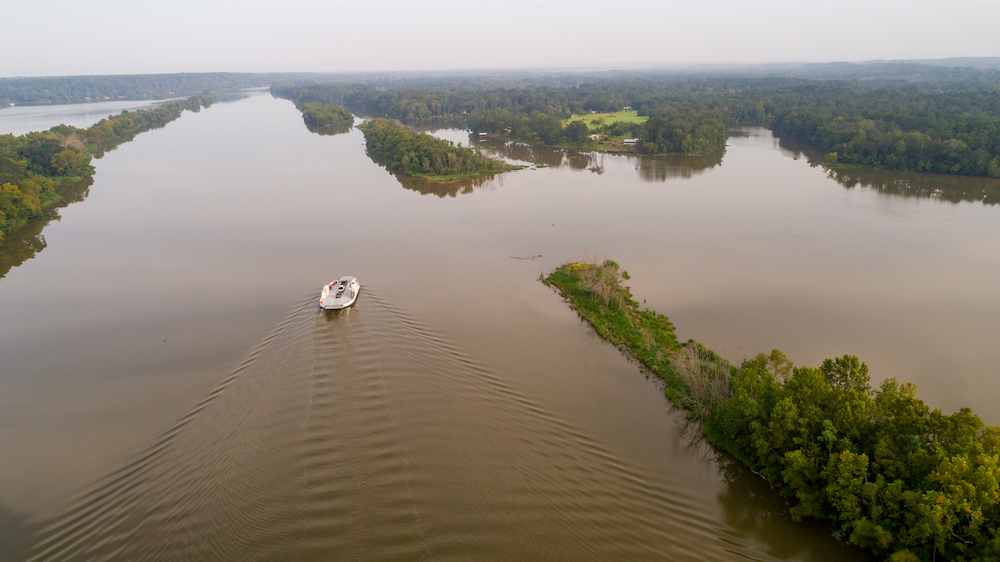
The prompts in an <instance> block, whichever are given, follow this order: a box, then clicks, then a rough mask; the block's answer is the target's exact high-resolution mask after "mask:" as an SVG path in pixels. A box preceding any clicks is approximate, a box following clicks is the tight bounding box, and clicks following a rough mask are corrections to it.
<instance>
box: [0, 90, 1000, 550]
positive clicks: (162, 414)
mask: <svg viewBox="0 0 1000 562" xmlns="http://www.w3.org/2000/svg"><path fill="white" fill-rule="evenodd" d="M3 120H4V113H3V112H0V130H3V129H2V126H3V122H4V121H3ZM34 123H35V124H36V125H37V126H35V127H34V128H36V129H43V128H47V127H50V126H52V125H54V124H56V123H52V122H49V121H46V118H45V117H44V116H41V115H40V116H38V117H37V119H36V121H35V122H34ZM439 134H441V135H442V136H446V137H449V138H455V139H456V140H460V141H462V142H465V143H468V142H470V141H469V139H468V136H467V134H466V133H464V132H461V131H456V130H451V131H442V132H439ZM473 142H478V141H473ZM486 144H488V145H490V144H491V143H486ZM491 146H492V147H491V148H489V147H488V148H487V150H490V151H493V152H494V153H496V154H503V155H505V156H506V157H508V158H510V159H512V160H517V161H520V162H527V163H529V164H532V167H531V168H530V169H525V170H522V171H518V172H513V173H509V174H505V175H503V176H501V177H499V178H496V179H495V180H493V181H487V182H470V183H469V184H466V185H460V186H455V187H448V188H442V187H441V186H433V185H431V186H428V185H426V184H420V183H414V182H405V184H404V183H401V182H400V181H398V180H397V179H396V178H395V177H393V176H392V175H391V174H389V173H387V172H386V171H385V170H384V169H382V168H380V167H378V166H377V165H375V164H374V163H372V161H371V160H370V159H369V158H368V157H367V156H366V155H365V152H364V141H363V137H362V136H361V134H360V133H359V132H358V131H357V130H352V131H350V132H347V133H344V134H327V135H318V134H313V133H310V132H309V131H308V130H307V129H306V128H305V126H304V125H303V123H302V120H301V117H300V114H299V113H298V112H297V111H296V110H295V108H294V107H293V106H292V104H291V103H290V102H287V101H283V100H276V99H272V98H271V97H269V96H267V95H253V96H251V97H249V98H245V99H240V100H237V101H233V102H230V103H219V104H216V105H214V106H213V107H211V108H209V109H207V110H203V111H202V112H200V113H197V114H192V113H185V114H184V116H183V117H182V118H181V119H179V120H177V121H175V122H173V123H171V124H169V125H167V126H166V127H165V128H163V129H160V130H156V131H151V132H148V133H144V134H142V135H140V136H138V137H137V138H136V139H135V140H134V141H132V142H130V143H128V144H126V145H123V146H122V147H120V148H119V149H117V150H115V151H114V152H111V153H109V154H108V155H107V156H105V157H104V158H103V159H101V160H99V161H97V162H96V163H95V164H96V167H97V175H96V176H95V177H94V182H93V184H92V185H90V186H89V187H86V188H80V189H81V191H79V192H75V194H74V197H75V198H77V199H84V200H83V201H81V202H77V203H73V204H70V205H68V206H66V207H64V208H61V209H58V210H57V211H55V212H53V213H52V214H50V216H49V217H48V220H49V222H48V223H47V225H46V226H45V227H44V229H39V228H35V230H30V229H28V230H26V231H24V232H22V233H21V234H20V235H19V236H20V238H18V241H19V242H18V245H17V251H16V252H11V251H7V250H5V252H6V253H4V254H3V258H2V259H5V260H8V261H9V262H11V264H12V265H10V269H9V271H8V272H7V273H6V275H5V276H4V277H3V278H2V279H0V357H2V358H3V359H2V362H0V454H2V457H0V458H2V462H0V557H2V558H5V559H13V560H21V559H32V560H47V559H57V560H61V559H79V560H103V559H120V560H134V559H165V560H174V559H176V560H182V559H183V560H192V559H198V560H251V559H259V560H276V559H281V560H293V559H295V560H330V559H338V560H339V559H355V560H417V559H432V560H447V559H453V560H470V559H483V560H509V559H551V560H594V559H618V560H621V559H628V560H638V559H670V560H745V559H751V560H808V561H827V560H830V561H832V560H861V559H863V557H862V556H861V555H860V554H859V553H858V551H856V550H854V549H851V548H848V547H845V546H843V545H841V544H839V543H837V542H836V541H835V540H834V539H833V538H831V537H830V536H829V530H828V529H826V528H824V527H821V526H810V525H802V524H796V523H793V522H791V521H790V520H789V519H788V518H787V516H785V515H784V509H785V504H784V503H783V501H782V500H781V499H780V498H778V497H775V496H774V494H773V493H772V492H771V491H770V490H769V488H768V487H767V486H766V485H764V484H763V483H762V482H761V481H760V480H759V479H758V478H757V477H755V476H753V475H752V474H750V473H749V472H748V471H746V470H744V469H742V468H741V467H739V466H738V465H735V464H734V463H732V462H730V461H729V460H727V459H726V458H724V457H718V456H717V455H715V454H714V453H713V452H712V451H711V450H710V449H708V448H706V447H705V446H704V445H703V444H701V442H700V441H699V440H698V438H697V437H698V431H697V428H692V427H690V426H689V425H688V424H686V423H685V420H684V417H683V415H682V414H681V413H679V412H677V411H675V410H673V409H672V408H671V407H670V405H669V404H668V403H667V401H666V399H665V398H664V397H663V395H662V393H661V392H660V390H659V389H658V388H657V386H656V385H655V384H654V383H653V382H651V381H648V380H647V379H646V378H645V377H644V376H643V374H642V373H641V372H640V371H639V369H638V368H637V367H636V366H635V365H633V364H630V363H629V362H628V361H626V360H625V359H624V358H623V357H622V356H621V355H620V354H619V353H618V351H617V350H616V349H615V348H613V347H611V346H610V345H607V344H605V343H604V342H602V341H600V340H599V339H598V338H597V337H596V336H595V335H594V334H593V333H592V331H591V330H590V329H589V328H588V327H587V326H586V325H584V324H582V323H581V322H580V320H579V319H578V318H577V317H576V315H575V313H573V312H572V311H571V310H569V309H568V307H567V306H566V305H565V304H564V303H563V302H561V300H560V298H559V297H558V295H556V294H555V293H553V292H552V291H551V290H549V289H548V288H546V287H544V286H543V285H542V284H541V283H539V282H538V277H539V275H540V274H542V273H547V272H549V271H551V270H552V269H554V268H555V267H556V266H558V265H559V264H561V263H564V262H566V261H570V260H576V259H578V258H580V256H581V254H583V253H585V252H587V253H590V254H593V255H598V256H604V255H607V256H612V257H614V259H616V260H617V261H618V262H619V263H621V264H622V266H623V267H624V268H625V269H627V270H628V271H629V273H630V274H631V276H632V281H631V286H632V291H633V293H634V294H635V296H636V298H637V299H639V300H640V302H642V301H643V299H644V300H645V303H646V304H647V306H649V307H651V308H654V309H656V310H658V311H661V312H664V313H666V314H667V315H669V316H670V318H671V319H672V320H673V321H674V323H675V324H676V325H677V328H678V334H679V336H680V337H682V338H685V339H686V338H695V339H697V340H699V341H702V342H704V343H705V344H707V345H710V346H712V347H714V348H716V349H718V350H720V351H722V352H723V353H724V354H726V355H727V356H729V357H730V358H732V359H739V358H740V357H741V356H743V355H752V354H756V352H757V351H761V350H764V351H769V350H770V349H772V348H779V349H781V350H783V351H784V352H785V353H786V354H787V355H788V356H789V358H790V359H792V360H793V361H794V362H796V364H810V365H815V364H818V363H819V362H820V361H821V360H822V359H823V358H825V357H830V356H835V355H842V354H845V353H850V354H855V355H858V356H859V357H861V358H862V359H863V360H864V361H866V362H867V363H868V364H869V366H870V367H871V371H872V374H873V378H874V379H876V380H880V379H882V378H885V377H890V376H894V377H897V378H899V379H901V380H906V381H913V382H915V383H916V384H917V386H918V392H919V395H920V396H921V397H922V398H923V399H925V400H927V401H928V402H929V403H930V404H931V405H932V406H935V407H940V408H943V409H945V410H948V411H951V410H954V409H956V408H959V407H962V406H971V407H972V408H973V409H974V410H975V411H976V412H977V413H979V414H980V415H981V416H983V418H984V419H985V420H986V421H987V422H989V423H997V422H1000V406H998V405H997V402H996V400H995V396H997V395H998V390H1000V348H998V346H996V342H997V341H1000V321H998V318H1000V284H998V283H997V280H998V279H1000V245H998V243H997V241H998V240H1000V220H998V219H1000V207H998V206H996V205H995V204H994V202H995V201H996V195H997V193H998V184H1000V182H996V181H993V180H976V179H968V178H966V179H960V178H959V179H956V178H939V177H934V176H901V175H889V176H887V175H885V174H884V173H883V174H868V173H866V172H859V171H852V172H850V173H847V172H841V173H840V174H839V175H838V176H837V177H836V178H830V177H828V176H827V174H826V172H824V171H823V170H822V169H820V168H812V167H810V166H809V164H808V163H807V161H806V160H805V158H803V157H801V156H800V155H798V154H797V153H795V152H793V151H789V150H786V149H784V148H782V147H781V146H780V145H779V144H778V143H777V141H776V140H775V139H773V138H772V137H771V136H770V134H769V133H768V132H767V131H764V130H758V129H752V130H747V131H744V132H742V134H739V135H737V136H734V137H733V138H731V139H730V143H729V146H728V148H727V151H726V153H725V155H724V156H722V157H721V158H720V157H714V158H706V159H693V160H692V159H667V158H650V159H640V158H628V157H624V156H612V155H588V154H575V153H562V152H553V151H547V150H540V149H535V148H530V147H523V146H506V147H504V146H496V145H495V143H494V144H492V145H491ZM539 165H543V166H547V167H539ZM837 180H839V181H837ZM991 198H992V199H991ZM39 231H40V232H39ZM10 256H15V257H13V258H11V257H10ZM11 260H13V261H11ZM13 262H16V263H13ZM341 275H355V276H357V277H358V279H359V280H360V281H361V283H362V286H363V288H362V293H361V296H360V297H359V300H358V303H357V305H356V306H355V307H354V308H352V309H350V310H347V311H344V312H339V313H327V312H321V311H319V310H318V309H317V306H316V299H317V294H318V291H319V288H320V287H321V285H322V284H323V283H326V282H329V280H330V279H333V278H335V277H338V276H341Z"/></svg>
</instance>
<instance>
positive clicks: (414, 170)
mask: <svg viewBox="0 0 1000 562" xmlns="http://www.w3.org/2000/svg"><path fill="white" fill-rule="evenodd" d="M359 128H360V129H361V130H362V131H363V132H364V135H365V142H366V143H367V146H368V153H369V154H370V155H371V156H372V157H373V158H375V159H376V160H377V161H378V162H379V163H380V164H382V165H384V166H385V167H386V168H387V169H389V170H391V171H393V172H396V173H399V174H404V175H409V176H415V177H425V178H442V177H444V178H453V177H470V176H478V175H485V174H495V173H497V172H504V171H507V170H511V169H514V166H511V165H509V164H507V163H505V162H503V161H501V160H497V159H495V158H488V157H486V156H483V155H482V154H480V153H479V152H477V151H474V150H471V149H469V148H463V147H461V146H455V145H454V144H452V143H451V142H449V141H446V140H442V139H439V138H437V137H434V136H431V135H428V134H425V133H417V132H414V131H411V130H410V129H408V128H406V127H404V126H402V125H399V124H398V123H396V122H395V121H393V120H391V119H374V120H372V121H369V122H367V123H365V124H363V125H361V126H360V127H359Z"/></svg>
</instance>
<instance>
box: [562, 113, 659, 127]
mask: <svg viewBox="0 0 1000 562" xmlns="http://www.w3.org/2000/svg"><path fill="white" fill-rule="evenodd" d="M601 119H604V124H605V125H610V124H612V123H614V122H615V121H625V122H626V123H645V122H646V121H648V120H649V117H646V116H643V117H640V116H639V115H638V112H637V111H615V112H613V113H585V114H583V115H574V116H572V117H570V118H569V119H566V120H565V121H563V126H566V125H569V124H570V123H572V122H574V121H583V122H584V123H585V124H586V125H587V127H589V128H590V130H591V131H593V130H594V129H596V128H597V125H595V124H593V123H591V121H599V120H601Z"/></svg>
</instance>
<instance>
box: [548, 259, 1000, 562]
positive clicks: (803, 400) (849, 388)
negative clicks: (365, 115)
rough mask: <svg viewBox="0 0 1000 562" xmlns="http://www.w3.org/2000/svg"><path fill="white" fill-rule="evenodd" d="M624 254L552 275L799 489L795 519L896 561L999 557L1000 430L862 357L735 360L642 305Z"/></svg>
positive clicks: (694, 412) (768, 470)
mask: <svg viewBox="0 0 1000 562" xmlns="http://www.w3.org/2000/svg"><path fill="white" fill-rule="evenodd" d="M628 278H629V277H628V273H627V272H624V271H619V266H618V264H617V263H615V262H613V261H611V260H605V261H604V262H603V263H597V262H593V263H576V264H567V265H565V266H563V267H560V268H559V269H557V270H556V271H555V272H553V273H552V274H550V275H549V276H548V277H546V278H545V282H546V283H547V284H549V285H553V286H555V287H557V288H558V289H559V291H560V293H562V295H563V296H564V297H566V298H567V300H568V301H569V303H570V305H571V306H572V307H573V308H574V309H576V310H577V311H578V312H579V314H580V315H581V316H582V317H583V318H584V319H585V320H587V321H588V322H589V323H590V324H591V325H592V326H593V327H594V329H595V330H596V331H597V333H598V334H599V335H600V336H601V337H603V338H605V339H607V340H609V341H610V342H611V343H613V344H615V345H617V346H619V348H620V349H622V350H623V352H625V353H626V354H627V355H629V356H630V357H632V358H634V359H636V360H637V361H639V362H640V363H641V364H642V365H643V366H644V367H645V368H646V369H648V370H649V371H650V372H652V373H653V374H655V375H656V376H658V377H660V378H661V379H662V380H663V382H664V388H665V391H666V394H667V395H668V397H670V398H671V399H672V400H673V401H674V402H675V403H677V404H679V405H681V406H684V407H686V408H687V409H688V410H689V413H690V416H691V417H694V418H697V419H699V420H701V421H702V427H703V429H704V432H705V435H706V436H707V438H708V439H709V441H710V442H712V443H713V444H714V445H715V446H717V447H718V448H720V449H722V450H724V451H727V452H728V453H730V454H732V455H733V456H734V457H736V458H737V459H739V460H740V461H742V462H743V463H744V464H745V465H746V466H748V467H749V468H750V469H751V470H752V471H754V473H756V474H758V475H760V476H761V477H763V478H765V479H766V480H767V481H768V482H769V483H771V485H773V486H774V487H775V488H777V490H778V491H779V492H780V493H781V494H783V495H784V496H786V497H787V498H788V499H789V500H790V501H791V507H790V513H791V515H792V517H793V518H794V519H795V520H812V521H826V522H829V523H831V524H832V525H833V526H834V529H835V533H834V534H835V536H836V537H837V538H839V539H840V540H843V541H847V542H850V543H851V544H855V545H857V546H860V547H862V548H864V549H867V550H869V551H871V552H873V553H875V554H876V555H877V556H879V557H880V558H883V559H888V560H890V561H892V562H920V561H926V562H931V561H937V560H956V561H959V560H961V561H969V562H972V561H982V562H986V561H990V560H997V559H1000V428H998V427H996V426H989V425H986V424H984V423H983V422H982V420H981V419H980V418H979V417H978V416H976V415H975V414H973V413H972V411H971V410H969V409H968V408H963V409H961V410H959V411H958V412H955V413H953V414H950V415H949V414H944V413H942V412H941V411H940V410H937V409H933V410H932V409H931V408H930V407H928V406H927V405H926V404H925V403H924V402H923V401H922V400H920V399H919V398H917V397H916V388H915V386H914V385H912V384H909V383H899V382H898V381H896V380H895V379H892V378H890V379H887V380H885V381H883V382H882V384H880V385H879V386H878V387H877V388H873V387H872V385H871V378H870V375H869V373H868V367H867V365H865V364H864V363H862V362H861V361H860V360H859V359H858V358H857V357H854V356H850V355H845V356H843V357H839V358H835V359H827V360H825V361H823V363H822V364H821V365H820V366H819V367H795V366H794V365H793V364H792V363H791V361H789V360H788V359H787V357H785V355H784V354H783V353H781V352H780V351H778V350H772V351H771V353H770V354H768V355H765V354H763V353H761V354H758V355H757V356H756V357H755V358H753V359H748V360H744V361H743V362H742V364H741V365H740V366H739V367H736V366H733V365H731V364H730V363H729V362H728V361H726V360H725V359H723V358H722V357H720V356H719V355H718V354H716V353H714V352H713V351H711V350H709V349H707V348H705V347H704V346H702V345H701V344H698V343H697V342H694V341H689V342H688V343H686V344H680V343H679V342H678V341H677V339H676V337H675V336H674V329H673V325H672V324H670V322H669V321H668V320H667V318H666V317H664V316H662V315H660V314H658V313H657V312H656V311H651V310H648V309H640V307H639V304H638V303H637V302H635V301H634V300H632V295H631V293H630V292H629V291H628V289H627V288H626V287H624V286H623V283H624V281H625V280H627V279H628Z"/></svg>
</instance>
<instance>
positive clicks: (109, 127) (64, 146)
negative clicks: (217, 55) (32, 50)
mask: <svg viewBox="0 0 1000 562" xmlns="http://www.w3.org/2000/svg"><path fill="white" fill-rule="evenodd" d="M214 101H215V95H214V94H208V93H206V94H203V95H200V96H191V97H190V98H188V99H187V100H184V101H172V102H167V103H164V104H163V105H160V106H159V107H156V108H153V109H142V110H139V111H128V110H126V111H122V112H121V113H120V114H119V115H117V116H109V117H108V118H107V119H102V120H101V121H100V122H98V123H96V124H94V125H93V126H91V127H88V128H86V129H81V128H77V127H71V126H69V125H57V126H55V127H52V128H51V129H49V130H48V131H41V132H33V133H27V134H25V135H21V136H17V137H15V136H14V135H9V134H8V135H0V242H2V241H3V239H4V235H5V234H7V233H9V232H10V231H11V230H13V229H15V228H18V227H20V226H23V225H24V224H25V223H27V222H28V220H30V219H32V218H35V217H39V216H41V215H42V213H43V211H44V210H46V209H48V208H50V207H52V206H53V205H54V204H56V203H57V202H58V201H59V200H61V199H62V197H63V195H64V194H63V193H62V192H61V188H62V187H63V186H65V185H69V184H74V185H75V184H77V183H79V182H80V181H81V180H84V179H86V178H90V177H91V176H93V175H94V167H93V166H92V165H91V159H92V158H100V157H101V156H103V155H104V153H106V152H108V151H110V150H114V149H115V148H117V147H118V146H119V145H121V144H123V143H125V142H128V141H130V140H132V139H133V138H135V136H136V135H138V134H139V133H142V132H144V131H148V130H150V129H156V128H159V127H163V126H164V125H166V124H167V123H169V122H171V121H173V120H174V119H177V118H178V117H180V116H181V113H182V112H183V111H184V110H188V111H199V110H200V109H201V108H202V107H208V106H209V105H211V104H212V103H213V102H214ZM76 191H79V189H76Z"/></svg>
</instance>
